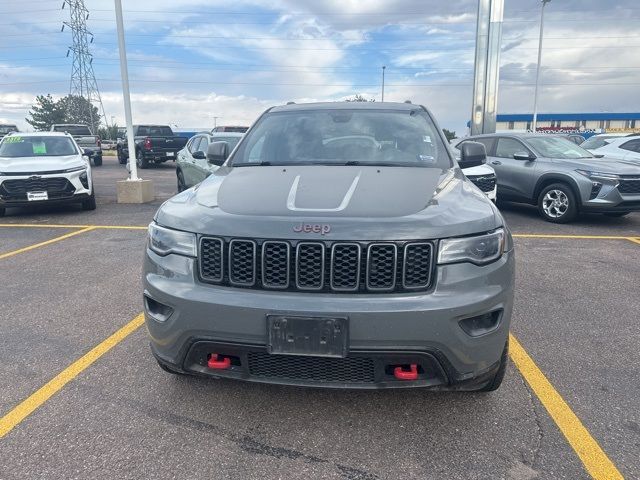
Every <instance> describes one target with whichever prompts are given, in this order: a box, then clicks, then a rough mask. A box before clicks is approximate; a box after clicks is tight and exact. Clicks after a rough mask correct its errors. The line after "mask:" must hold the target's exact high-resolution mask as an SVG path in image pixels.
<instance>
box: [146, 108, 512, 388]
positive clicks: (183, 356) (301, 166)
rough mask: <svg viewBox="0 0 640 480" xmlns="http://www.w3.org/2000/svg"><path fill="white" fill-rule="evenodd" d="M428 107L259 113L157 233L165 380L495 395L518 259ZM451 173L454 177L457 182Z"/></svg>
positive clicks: (480, 149) (466, 158)
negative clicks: (180, 377)
mask: <svg viewBox="0 0 640 480" xmlns="http://www.w3.org/2000/svg"><path fill="white" fill-rule="evenodd" d="M445 142H446V140H445V138H444V136H443V134H442V130H441V129H440V128H439V127H438V126H437V124H436V122H435V120H434V119H433V117H432V115H431V114H430V113H429V112H428V111H427V110H426V109H425V108H424V107H421V106H416V105H410V104H396V103H375V104H369V103H366V104H365V103H362V104H359V103H346V102H345V103H319V104H306V105H305V104H303V105H287V106H282V107H275V108H271V109H269V110H267V111H266V112H265V113H264V114H263V115H262V116H261V117H260V118H259V119H258V121H257V122H256V124H255V125H254V126H253V127H251V129H250V130H249V131H248V132H247V133H246V135H245V136H244V137H243V139H242V140H241V141H240V143H239V144H238V146H237V147H236V148H235V150H234V151H233V152H232V154H231V156H230V157H229V158H228V159H227V156H228V152H229V147H228V145H227V144H226V142H214V143H212V144H210V145H209V146H208V148H207V158H208V160H209V162H211V163H212V164H217V165H222V167H221V168H219V169H217V170H216V171H215V172H214V173H213V174H212V175H210V176H209V177H208V178H207V179H206V180H204V181H203V182H202V183H201V184H199V185H197V186H195V187H193V188H190V189H188V190H185V191H184V192H182V193H180V194H178V195H177V196H175V197H173V198H172V199H170V200H169V201H167V202H166V203H165V204H164V205H162V207H161V208H160V209H159V210H158V212H157V214H156V216H155V218H154V221H153V223H152V224H151V225H150V226H149V241H148V246H147V249H146V256H145V264H144V273H143V275H144V279H143V283H144V304H145V314H146V323H147V327H148V331H149V334H150V336H151V348H152V351H153V354H154V355H155V357H156V359H157V360H158V362H159V364H160V366H161V367H162V368H163V369H164V370H166V371H168V372H171V373H180V374H184V373H188V374H197V375H208V376H213V377H225V378H233V379H240V380H248V381H257V382H270V383H280V384H290V385H305V386H321V387H334V388H392V387H431V388H440V389H443V388H447V389H459V390H485V391H488V390H494V389H496V388H498V386H499V385H500V383H501V381H502V378H503V376H504V372H505V368H506V363H507V341H508V332H509V324H510V319H511V310H512V305H513V292H514V263H515V257H514V252H513V244H512V239H511V235H510V233H509V230H508V229H507V227H506V226H505V223H504V219H503V218H502V216H501V215H500V213H499V211H498V210H497V209H496V207H495V206H494V205H493V203H492V202H491V201H490V200H489V199H488V198H487V197H486V196H485V195H484V194H483V193H482V192H481V191H480V190H479V189H478V188H476V187H475V186H474V185H473V184H472V183H471V182H470V181H469V180H468V179H466V178H465V176H464V175H463V173H462V171H461V169H460V166H473V165H479V164H481V163H483V162H484V161H485V150H484V146H483V145H481V144H478V143H472V142H470V143H467V144H465V145H464V146H463V147H462V149H461V154H460V161H459V162H456V161H455V159H454V158H453V157H452V154H451V152H450V150H449V148H447V145H446V143H445ZM459 165H460V166H459Z"/></svg>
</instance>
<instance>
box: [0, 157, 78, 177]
mask: <svg viewBox="0 0 640 480" xmlns="http://www.w3.org/2000/svg"><path fill="white" fill-rule="evenodd" d="M86 165H87V162H86V161H85V160H84V159H83V158H82V157H81V156H80V155H65V156H62V157H19V158H14V157H0V173H14V174H15V173H25V174H30V173H44V172H53V171H59V170H66V169H68V168H75V167H84V166H86Z"/></svg>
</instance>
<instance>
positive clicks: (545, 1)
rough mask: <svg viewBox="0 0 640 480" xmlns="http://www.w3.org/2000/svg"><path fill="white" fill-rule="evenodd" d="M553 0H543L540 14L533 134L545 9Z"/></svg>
mask: <svg viewBox="0 0 640 480" xmlns="http://www.w3.org/2000/svg"><path fill="white" fill-rule="evenodd" d="M550 1H551V0H542V9H541V12H540V38H539V39H538V66H537V67H536V87H535V92H534V94H533V132H534V133H535V132H536V131H537V129H538V83H539V81H540V63H541V62H542V34H543V30H544V7H545V6H546V5H547V3H549V2H550Z"/></svg>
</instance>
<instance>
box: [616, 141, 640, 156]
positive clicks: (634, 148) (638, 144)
mask: <svg viewBox="0 0 640 480" xmlns="http://www.w3.org/2000/svg"><path fill="white" fill-rule="evenodd" d="M620 148H621V149H623V150H629V151H630V152H636V153H640V140H630V141H628V142H625V143H623V144H622V145H620Z"/></svg>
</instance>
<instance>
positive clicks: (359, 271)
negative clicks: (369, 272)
mask: <svg viewBox="0 0 640 480" xmlns="http://www.w3.org/2000/svg"><path fill="white" fill-rule="evenodd" d="M351 245H355V247H356V248H357V249H358V270H357V272H356V286H355V287H354V288H345V287H335V286H334V285H333V264H334V256H335V249H336V247H344V246H351ZM361 265H362V247H361V246H360V244H358V243H354V242H344V243H340V242H337V243H334V244H333V245H332V246H331V263H330V266H329V286H330V287H331V290H335V291H337V292H355V291H357V290H358V289H359V288H360V273H361V271H362V268H361Z"/></svg>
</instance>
